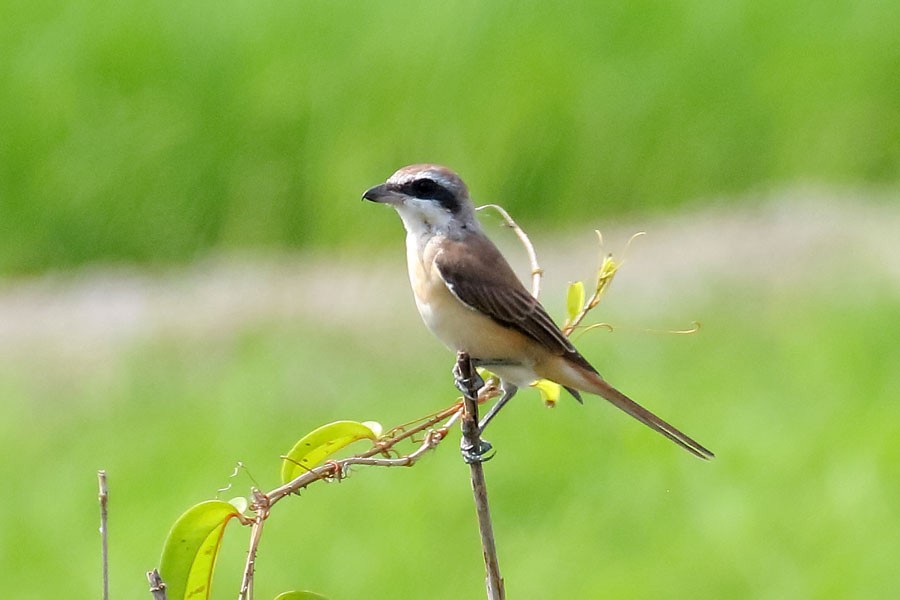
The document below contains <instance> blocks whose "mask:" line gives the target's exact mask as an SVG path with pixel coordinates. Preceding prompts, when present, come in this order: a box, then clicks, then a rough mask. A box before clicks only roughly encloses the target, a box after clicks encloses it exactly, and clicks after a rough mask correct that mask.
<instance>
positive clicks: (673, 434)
mask: <svg viewBox="0 0 900 600" xmlns="http://www.w3.org/2000/svg"><path fill="white" fill-rule="evenodd" d="M583 376H584V378H585V379H587V380H588V381H589V382H590V384H591V385H590V387H587V388H583V389H584V391H586V392H590V393H591V394H597V395H598V396H602V397H603V398H605V399H607V400H609V401H610V402H611V403H612V404H613V405H614V406H616V407H618V408H619V409H621V410H623V411H625V412H626V413H628V414H629V415H631V416H632V417H634V418H635V419H637V420H638V421H640V422H641V423H643V424H644V425H646V426H647V427H649V428H650V429H653V430H654V431H658V432H659V433H661V434H663V435H664V436H666V437H667V438H669V439H670V440H672V441H673V442H675V443H676V444H678V445H679V446H681V447H682V448H684V449H685V450H687V451H688V452H690V453H691V454H693V455H694V456H696V457H698V458H702V459H703V460H709V459H711V458H714V457H715V454H713V453H712V452H711V451H710V450H708V449H707V448H704V447H703V445H702V444H700V443H698V442H697V441H696V440H694V439H693V438H691V437H690V436H689V435H686V434H684V433H682V432H681V431H679V430H678V428H677V427H673V426H672V425H669V424H668V423H666V422H665V421H663V420H662V419H660V418H659V417H657V416H656V415H654V414H653V413H652V412H650V411H649V410H647V409H646V408H644V407H643V406H641V405H640V404H638V403H637V402H635V401H634V400H632V399H631V398H629V397H628V396H626V395H625V394H623V393H622V392H620V391H619V390H617V389H616V388H614V387H613V386H611V385H609V384H608V383H607V382H606V380H605V379H603V378H602V377H600V376H599V375H597V374H595V373H590V374H589V375H588V373H583Z"/></svg>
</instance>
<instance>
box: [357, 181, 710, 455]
mask: <svg viewBox="0 0 900 600" xmlns="http://www.w3.org/2000/svg"><path fill="white" fill-rule="evenodd" d="M363 198H364V199H366V200H371V201H372V202H379V203H382V204H389V205H391V206H393V207H394V208H395V209H396V210H397V212H398V213H399V214H400V218H401V219H402V220H403V226H404V227H405V228H406V259H407V266H408V268H409V281H410V283H411V284H412V289H413V294H414V295H415V298H416V306H417V307H418V309H419V314H420V315H422V320H423V321H425V324H426V325H427V326H428V328H429V329H430V330H431V331H432V332H433V333H434V334H435V335H436V336H437V337H438V338H439V339H440V340H441V341H442V342H444V344H446V345H447V346H448V347H449V348H450V349H451V350H456V351H457V352H459V351H463V352H467V353H468V354H469V356H471V357H472V361H473V362H474V363H475V364H476V365H478V366H483V367H485V368H487V369H489V370H490V371H492V372H493V373H496V374H497V376H498V377H499V378H500V383H501V388H502V390H503V396H502V397H501V398H500V400H499V401H498V402H497V404H496V405H495V406H494V407H493V408H492V409H491V410H490V411H489V413H488V414H487V415H486V416H485V418H484V420H483V421H482V423H481V429H482V430H483V429H484V427H485V426H486V425H487V423H488V422H489V421H490V420H491V418H492V417H493V416H494V415H496V414H497V411H499V410H500V408H501V407H502V406H503V405H504V404H506V402H507V401H509V399H510V398H512V397H513V395H514V394H515V393H516V390H517V389H518V388H519V387H520V386H527V385H530V384H531V383H533V382H535V381H537V380H538V379H549V380H550V381H555V382H556V383H558V384H560V385H562V386H563V387H564V388H565V389H566V390H568V391H569V393H571V394H572V395H573V396H574V397H575V398H576V399H578V400H579V401H581V397H580V394H579V390H580V391H582V392H588V393H591V394H596V395H598V396H602V397H603V398H606V399H607V400H608V401H610V402H611V403H612V404H614V405H615V406H617V407H618V408H620V409H622V410H623V411H625V412H626V413H628V414H629V415H631V416H632V417H634V418H635V419H637V420H638V421H640V422H641V423H643V424H645V425H647V426H648V427H650V428H651V429H654V430H656V431H658V432H659V433H661V434H662V435H664V436H666V437H667V438H669V439H670V440H672V441H673V442H675V443H676V444H678V445H679V446H681V447H682V448H684V449H685V450H687V451H688V452H690V453H691V454H693V455H695V456H698V457H700V458H704V459H710V458H712V457H713V453H712V452H710V451H709V450H707V449H706V448H704V447H703V446H702V445H701V444H699V443H698V442H696V441H695V440H693V439H692V438H691V437H689V436H687V435H685V434H684V433H682V432H681V431H679V430H678V429H677V428H675V427H673V426H672V425H669V424H668V423H666V422H665V421H663V420H662V419H660V418H659V417H657V416H656V415H654V414H653V413H651V412H650V411H649V410H647V409H645V408H644V407H642V406H641V405H639V404H637V403H636V402H634V401H633V400H632V399H631V398H629V397H627V396H626V395H625V394H623V393H622V392H620V391H619V390H617V389H616V388H614V387H612V386H611V385H610V384H608V383H607V382H606V380H604V379H603V378H602V377H601V376H600V375H599V374H598V373H597V371H596V369H594V367H592V366H591V364H590V363H589V362H588V361H587V360H585V358H584V357H583V356H581V354H579V352H578V350H576V349H575V347H574V346H573V345H572V342H570V341H569V338H567V337H566V336H565V335H563V333H562V331H560V329H559V327H557V325H556V324H555V323H554V322H553V319H551V318H550V316H549V315H548V314H547V311H546V310H544V307H543V306H541V304H540V302H538V301H537V300H536V299H535V298H534V297H533V296H532V295H531V294H530V293H529V292H528V290H526V289H525V286H524V285H522V282H521V281H519V278H518V277H517V276H516V274H515V272H513V270H512V268H511V267H510V266H509V263H507V262H506V259H505V258H503V255H502V254H501V253H500V251H499V250H498V249H497V247H496V246H495V245H494V244H493V242H491V240H489V239H488V238H487V236H486V235H485V234H484V232H483V231H482V229H481V226H480V225H479V224H478V221H477V220H476V219H475V208H474V206H473V205H472V201H471V200H470V199H469V190H468V189H467V188H466V185H465V184H464V183H463V181H462V180H461V179H460V178H459V176H458V175H457V174H456V173H454V172H453V171H451V170H450V169H448V168H446V167H442V166H438V165H429V164H424V165H411V166H408V167H404V168H402V169H400V170H399V171H397V172H396V173H394V174H393V175H391V177H390V178H389V179H388V180H387V181H386V182H385V183H383V184H381V185H378V186H375V187H373V188H371V189H370V190H368V191H366V193H365V194H363Z"/></svg>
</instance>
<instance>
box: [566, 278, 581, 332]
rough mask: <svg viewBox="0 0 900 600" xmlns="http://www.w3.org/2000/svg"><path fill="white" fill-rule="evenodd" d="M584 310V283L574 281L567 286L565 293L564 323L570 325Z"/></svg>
mask: <svg viewBox="0 0 900 600" xmlns="http://www.w3.org/2000/svg"><path fill="white" fill-rule="evenodd" d="M582 308H584V283H582V282H581V281H576V282H574V283H570V284H569V289H568V291H567V293H566V321H567V322H568V323H571V322H572V321H574V320H575V317H577V316H578V313H580V312H581V309H582Z"/></svg>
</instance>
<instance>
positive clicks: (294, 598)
mask: <svg viewBox="0 0 900 600" xmlns="http://www.w3.org/2000/svg"><path fill="white" fill-rule="evenodd" d="M275 600H328V598H326V597H325V596H323V595H322V594H317V593H315V592H284V593H283V594H278V595H277V596H276V597H275Z"/></svg>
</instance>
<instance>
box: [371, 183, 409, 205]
mask: <svg viewBox="0 0 900 600" xmlns="http://www.w3.org/2000/svg"><path fill="white" fill-rule="evenodd" d="M362 197H363V200H369V201H371V202H378V203H381V204H395V203H397V202H398V201H399V200H400V198H401V197H402V196H401V195H400V194H398V193H397V192H396V191H395V190H394V189H393V188H392V187H391V186H389V185H388V184H386V183H382V184H381V185H376V186H375V187H373V188H369V189H368V190H366V193H365V194H363V195H362Z"/></svg>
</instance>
